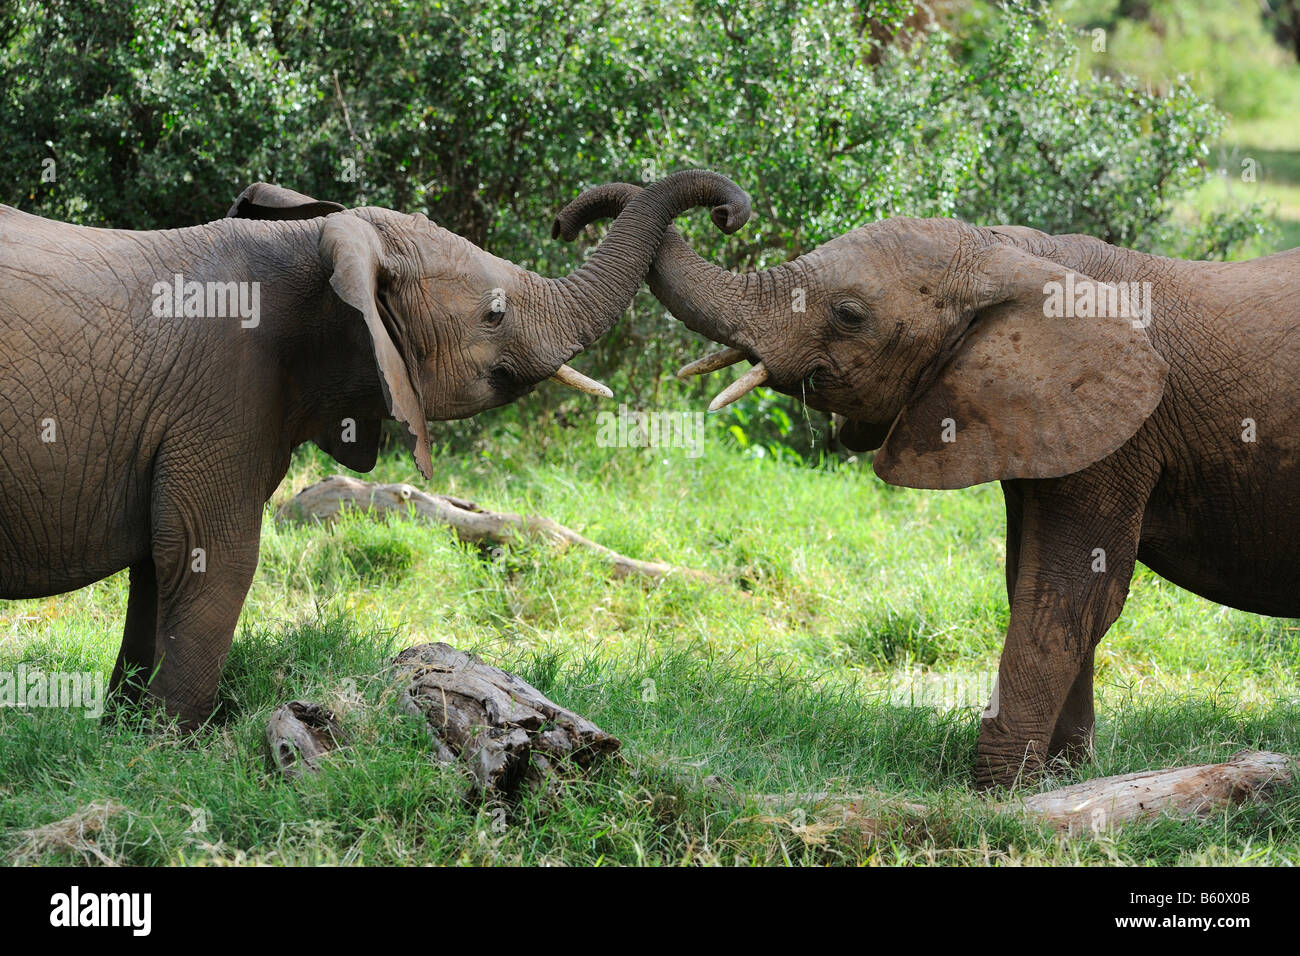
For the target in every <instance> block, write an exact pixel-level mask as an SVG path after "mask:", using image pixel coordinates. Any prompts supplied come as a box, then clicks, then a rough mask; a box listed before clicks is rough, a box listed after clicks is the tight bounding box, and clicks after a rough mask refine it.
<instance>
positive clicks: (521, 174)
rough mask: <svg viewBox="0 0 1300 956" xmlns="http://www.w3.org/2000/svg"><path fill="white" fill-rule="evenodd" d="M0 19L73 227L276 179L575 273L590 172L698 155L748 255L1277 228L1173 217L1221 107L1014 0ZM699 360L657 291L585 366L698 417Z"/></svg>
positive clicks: (0, 188)
mask: <svg viewBox="0 0 1300 956" xmlns="http://www.w3.org/2000/svg"><path fill="white" fill-rule="evenodd" d="M0 6H4V7H5V12H6V16H5V18H4V23H5V27H4V28H3V31H4V32H0V155H4V156H5V157H7V159H8V160H9V161H8V163H6V165H5V171H4V173H3V176H2V177H0V198H3V199H4V200H5V201H7V202H10V203H12V204H14V205H17V206H19V207H21V208H24V209H28V210H30V211H33V212H37V213H40V214H43V215H48V216H53V217H56V218H61V219H68V220H71V221H77V222H85V223H91V224H103V225H110V226H115V227H123V228H161V227H173V226H181V225H187V224H192V223H198V222H203V221H206V220H210V219H213V218H215V217H218V216H220V215H221V214H222V213H223V212H224V211H225V209H226V208H227V206H228V205H229V203H230V201H231V200H232V199H233V197H234V196H235V195H236V194H237V193H238V192H239V190H240V189H242V188H243V186H245V185H246V184H247V183H249V182H251V181H254V180H258V179H266V180H273V181H279V182H281V183H283V184H285V185H288V186H292V187H293V188H296V189H298V190H301V191H303V192H307V193H311V194H314V195H318V196H320V197H322V198H329V199H335V200H339V201H343V202H347V203H371V204H377V205H386V206H391V207H394V208H399V209H405V210H409V211H422V212H425V213H427V214H428V215H430V216H431V217H432V218H433V219H435V220H437V221H439V222H440V223H442V224H443V225H445V226H447V227H448V228H450V229H453V230H455V231H457V232H460V233H462V234H463V235H465V236H467V237H468V238H470V239H472V240H473V241H475V242H477V243H480V244H482V245H485V246H486V247H488V248H489V249H491V250H492V251H493V252H495V253H497V254H499V255H501V256H504V257H506V258H509V259H512V260H515V261H518V262H520V263H522V264H524V265H527V266H529V267H531V268H535V269H538V270H540V271H544V272H552V273H558V272H564V271H568V270H570V269H571V268H573V267H574V265H575V264H576V263H577V262H579V261H580V259H581V256H582V254H583V250H582V248H580V247H579V248H575V247H572V246H566V245H564V244H561V243H558V242H554V241H552V240H551V239H550V236H549V228H550V221H551V218H552V216H553V214H554V213H555V212H556V211H557V210H558V209H559V208H560V207H561V206H562V205H563V204H564V203H565V202H566V201H568V200H569V199H570V198H572V197H573V196H574V195H576V194H577V192H578V191H579V190H581V189H582V188H583V187H585V186H588V185H592V184H595V183H600V182H605V181H609V180H613V179H625V180H633V181H642V180H649V179H654V178H658V177H660V176H662V175H664V174H666V173H668V172H671V171H672V170H674V169H676V168H679V167H683V166H707V167H711V168H714V169H717V170H719V171H721V172H724V173H726V174H728V175H730V176H732V177H733V178H734V179H735V180H736V181H737V182H739V183H741V184H742V185H743V186H745V187H746V188H747V189H748V190H750V192H751V193H752V195H753V196H754V198H755V210H756V218H755V220H754V221H753V222H752V223H751V224H750V225H749V226H748V227H747V228H746V229H744V230H742V231H741V233H740V234H739V235H737V236H735V237H730V238H728V237H722V236H719V235H717V234H716V233H714V232H713V231H712V229H711V227H709V226H708V224H707V223H706V222H705V221H704V217H702V216H697V217H695V218H694V219H692V220H690V221H689V222H684V228H685V230H686V232H687V234H688V238H690V239H691V241H692V242H693V243H695V244H696V246H697V247H698V248H699V249H700V251H701V253H702V254H704V255H707V256H710V257H713V258H715V259H717V260H718V261H722V262H725V263H726V264H728V265H729V266H731V267H732V268H752V267H762V266H767V265H771V264H773V263H776V262H779V261H782V260H785V259H788V258H790V257H792V256H796V255H798V254H800V253H802V252H805V251H807V250H809V249H811V248H813V247H814V246H816V245H818V244H819V243H821V242H824V241H826V240H827V239H829V238H831V237H832V236H835V235H837V234H839V233H842V232H845V231H847V230H849V229H852V228H854V227H856V226H860V225H863V224H865V223H868V222H871V221H873V220H875V219H878V218H881V217H886V216H892V215H902V214H906V215H918V216H960V217H962V218H965V219H967V220H970V221H972V222H976V223H997V222H1013V223H1019V224H1023V225H1029V226H1035V227H1038V228H1041V229H1045V230H1047V231H1050V232H1073V231H1078V232H1088V233H1092V234H1094V235H1098V236H1100V237H1102V238H1105V239H1108V240H1110V241H1112V242H1118V243H1122V244H1125V245H1130V246H1134V247H1137V248H1140V249H1148V250H1154V251H1167V252H1174V253H1185V252H1189V251H1190V252H1192V253H1194V254H1197V255H1207V256H1223V255H1225V254H1226V253H1227V252H1228V251H1229V250H1230V248H1231V247H1232V246H1233V245H1234V244H1235V243H1237V242H1239V241H1241V240H1242V239H1243V238H1246V237H1248V236H1250V235H1253V234H1254V233H1256V232H1257V231H1258V225H1257V223H1258V222H1259V220H1258V217H1255V216H1253V215H1252V213H1251V210H1245V211H1235V212H1230V213H1225V212H1218V213H1216V214H1213V215H1208V216H1206V217H1204V218H1203V219H1202V220H1201V221H1199V222H1195V223H1192V224H1191V225H1187V224H1185V223H1183V224H1180V225H1179V226H1178V227H1177V228H1175V226H1174V224H1173V219H1172V212H1173V209H1174V206H1175V204H1176V203H1177V202H1178V201H1179V200H1180V199H1181V198H1182V197H1183V196H1184V195H1185V194H1186V193H1187V192H1188V191H1189V190H1190V189H1191V188H1193V187H1194V186H1196V185H1197V184H1199V183H1200V182H1202V181H1203V180H1204V179H1205V177H1206V176H1207V175H1208V171H1207V169H1206V168H1205V161H1206V157H1207V155H1208V149H1209V145H1210V144H1211V143H1212V142H1213V141H1214V140H1215V139H1216V137H1217V136H1218V135H1219V132H1220V129H1221V126H1222V118H1221V116H1220V114H1219V113H1218V112H1217V111H1216V110H1215V109H1214V107H1213V106H1212V105H1211V104H1210V103H1209V102H1208V101H1207V100H1206V99H1204V98H1202V97H1201V96H1199V95H1198V94H1197V93H1195V92H1194V91H1193V90H1192V89H1191V88H1190V87H1189V86H1187V84H1186V83H1185V82H1183V81H1181V80H1175V81H1171V82H1170V83H1169V84H1168V86H1167V87H1166V88H1165V89H1164V90H1163V91H1161V90H1157V91H1155V92H1148V91H1147V89H1146V88H1145V87H1142V86H1139V85H1137V84H1136V83H1135V82H1131V81H1127V80H1124V79H1111V78H1104V77H1095V76H1093V75H1091V74H1089V73H1087V72H1081V71H1080V70H1079V68H1078V66H1079V63H1078V52H1079V45H1080V44H1081V43H1083V42H1085V41H1084V40H1083V39H1082V38H1081V37H1080V36H1079V35H1077V34H1076V33H1074V32H1072V31H1071V30H1070V29H1067V28H1066V27H1065V26H1063V25H1061V24H1059V23H1056V22H1055V21H1052V20H1051V19H1050V18H1048V17H1046V16H1045V15H1044V13H1043V11H1042V10H1041V9H1039V8H1038V7H1035V6H1031V5H1025V4H1023V3H1017V4H1015V5H1013V6H1010V7H1008V8H1006V9H996V10H995V9H992V8H990V7H987V6H986V5H984V4H981V3H973V4H972V3H948V4H944V3H939V4H937V5H933V6H931V7H926V8H918V7H914V5H913V4H912V3H911V2H910V0H883V2H866V3H862V2H850V0H785V2H779V3H771V4H751V3H748V2H741V0H694V2H690V0H669V2H659V0H654V2H650V0H628V2H626V3H623V4H620V5H617V6H612V5H610V4H609V3H608V2H607V0H570V2H566V3H563V4H534V3H531V2H526V0H479V2H471V0H450V2H443V0H418V2H417V0H407V2H397V3H390V2H385V3H378V2H367V0H321V2H316V3H312V4H308V5H303V4H298V3H291V2H286V0H220V2H219V0H181V2H179V3H178V2H175V0H136V2H134V3H133V4H130V5H124V4H121V3H119V2H117V0H89V2H87V0H48V2H41V3H35V2H30V0H0ZM931 9H937V10H938V11H939V14H940V16H941V18H942V19H943V20H944V21H945V22H947V23H949V29H951V30H953V31H955V32H960V34H961V38H960V39H957V38H955V37H954V35H953V33H952V32H949V30H945V29H944V28H943V27H942V26H940V25H939V22H937V21H934V20H933V18H932V16H931V14H929V13H928V12H926V11H928V10H931ZM50 160H53V165H50V163H49V162H48V161H50ZM700 347H701V343H699V342H698V341H697V340H695V339H694V338H693V337H692V336H691V335H690V334H689V333H687V332H686V331H684V330H683V329H682V328H681V327H680V325H679V324H678V323H675V322H671V321H669V320H668V319H667V318H665V314H664V310H663V309H662V307H660V306H659V305H658V303H656V302H655V301H654V300H653V298H652V297H651V296H650V295H649V293H648V292H645V291H643V292H642V293H641V294H640V295H639V296H638V298H637V301H636V302H635V303H634V305H633V307H632V309H631V310H630V312H629V314H628V316H627V318H626V319H625V320H624V321H623V322H621V323H620V324H619V326H618V327H617V328H616V329H615V330H614V331H613V333H611V334H610V335H609V336H607V337H606V338H605V339H603V340H602V341H601V342H599V343H597V345H596V346H595V347H594V348H593V349H592V350H591V353H590V354H589V355H588V356H587V357H584V359H583V360H582V362H583V364H584V365H585V366H586V367H589V368H591V369H593V370H594V371H595V373H596V374H598V375H601V376H603V377H605V378H606V379H608V380H609V381H610V383H611V385H612V386H613V387H615V389H616V390H617V391H618V392H619V393H620V394H622V395H624V396H627V398H628V401H629V402H630V403H633V404H637V405H645V404H647V403H655V404H662V403H664V402H666V401H672V400H676V399H680V400H681V401H682V402H692V403H695V402H699V401H700V400H701V399H702V397H703V394H704V390H705V389H707V388H710V387H712V386H711V385H710V384H709V383H699V384H696V385H694V386H692V388H691V389H690V390H680V389H679V388H678V387H677V386H676V385H674V384H671V383H670V382H667V381H666V376H665V373H668V372H670V371H671V370H672V369H674V368H675V367H677V366H678V365H680V364H681V363H682V362H683V361H684V360H686V359H688V358H690V357H693V356H694V355H695V354H696V353H697V352H698V350H699V349H700ZM566 401H567V402H573V401H574V400H573V399H569V398H568V397H567V396H561V395H558V394H557V393H556V391H555V390H550V389H543V390H542V392H541V394H540V395H538V396H535V397H533V398H530V399H528V400H526V401H525V402H523V403H521V404H520V405H517V406H515V407H514V408H511V409H508V410H503V411H500V412H497V413H495V414H492V415H487V416H480V418H479V419H477V420H476V422H475V424H474V425H473V426H471V427H469V428H463V429H456V430H452V431H451V434H452V435H453V436H455V437H457V438H458V439H461V440H465V441H474V440H475V439H476V437H477V436H478V435H479V434H480V433H481V430H482V429H484V428H488V429H491V428H494V427H497V423H499V422H501V421H502V420H506V421H518V422H523V423H527V422H529V421H530V420H531V419H532V418H533V417H535V416H538V415H547V414H551V413H553V412H554V413H556V414H564V408H565V407H566V406H564V405H563V404H562V403H564V402H566ZM568 407H580V408H583V409H585V408H587V406H586V405H585V404H584V405H581V406H568ZM728 414H729V415H730V416H731V420H730V424H731V425H733V426H734V429H735V432H736V434H737V441H738V442H740V443H741V444H744V445H747V446H748V447H749V448H751V449H753V450H755V452H756V453H758V452H760V451H761V452H763V453H772V454H786V453H787V452H793V453H794V454H795V455H796V456H798V457H799V458H800V459H801V460H805V461H809V462H815V461H817V460H819V458H820V455H819V454H818V450H819V448H820V447H821V446H822V445H823V444H824V442H823V439H822V434H823V432H824V429H823V428H819V427H818V426H819V425H820V424H821V422H822V420H821V419H820V418H817V417H815V416H814V417H813V418H811V419H810V418H809V417H808V415H807V413H805V412H804V411H803V410H802V409H800V408H798V407H797V404H796V403H795V402H794V401H793V400H790V399H785V398H775V399H774V398H772V397H771V396H756V397H751V398H750V399H748V400H747V402H742V403H741V404H740V405H738V406H736V407H735V409H734V410H733V411H731V412H729V413H728ZM805 423H806V424H805Z"/></svg>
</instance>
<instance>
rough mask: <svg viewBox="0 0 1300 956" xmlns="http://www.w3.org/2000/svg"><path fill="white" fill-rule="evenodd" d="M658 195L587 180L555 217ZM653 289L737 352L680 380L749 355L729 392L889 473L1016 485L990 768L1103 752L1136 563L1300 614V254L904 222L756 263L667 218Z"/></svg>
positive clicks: (923, 484)
mask: <svg viewBox="0 0 1300 956" xmlns="http://www.w3.org/2000/svg"><path fill="white" fill-rule="evenodd" d="M637 193H638V189H637V187H635V186H628V185H624V184H612V185H610V186H606V187H600V188H598V189H596V190H592V191H589V192H588V193H586V194H584V195H583V196H581V197H579V198H578V199H576V200H574V202H573V203H571V204H570V205H569V206H568V207H566V208H565V210H563V212H562V213H561V214H560V216H559V217H558V219H557V220H556V223H555V227H554V232H555V234H556V235H562V236H563V237H564V238H566V239H571V238H573V237H574V236H576V234H577V232H578V230H579V229H581V227H582V226H583V225H584V224H586V223H587V222H590V221H592V220H595V219H598V218H603V217H607V216H610V215H618V213H619V211H620V210H621V209H623V206H624V204H626V203H628V202H630V201H632V200H633V198H634V197H635V196H636V195H637ZM649 282H650V287H651V289H652V291H653V292H654V293H655V295H656V296H657V297H658V298H659V300H660V301H661V302H662V303H663V304H664V305H665V306H667V307H668V308H669V309H670V310H671V311H672V313H673V314H674V315H675V316H676V317H677V318H679V319H681V320H682V321H683V322H684V323H685V324H686V325H687V326H688V327H689V328H691V329H693V330H694V331H696V332H699V333H701V334H703V335H705V336H707V337H708V338H710V339H713V340H714V341H716V342H719V343H722V344H724V345H726V346H728V348H727V349H725V350H723V351H722V352H720V353H717V354H715V355H713V356H709V357H707V358H705V359H702V360H700V361H699V362H695V363H692V364H691V365H690V366H687V367H686V368H685V369H683V370H682V374H685V375H689V374H696V373H703V372H708V371H715V370H717V369H719V368H723V367H725V366H727V365H730V364H733V363H736V362H739V361H741V360H748V361H750V362H751V363H754V364H753V367H752V368H751V369H750V370H749V371H748V372H746V373H745V374H744V375H743V376H741V378H740V379H739V380H737V381H736V382H735V383H734V384H733V385H732V386H731V387H729V388H728V389H726V390H725V391H724V392H723V393H722V394H721V395H719V396H718V398H717V399H715V400H714V403H713V406H712V407H713V408H718V407H721V406H722V405H723V404H726V403H727V402H729V401H733V400H735V399H736V398H738V397H739V396H740V395H742V394H744V393H745V392H746V391H748V390H749V389H751V388H753V387H755V386H756V385H758V384H760V383H765V384H767V385H768V386H771V387H773V388H775V389H777V390H778V391H780V392H784V393H785V394H788V395H793V396H796V397H798V398H800V399H802V400H803V401H804V402H805V403H807V404H808V405H809V406H811V407H814V408H817V409H821V410H823V411H829V412H833V413H837V414H839V415H842V416H844V417H845V418H846V419H847V421H846V423H845V425H844V427H843V429H842V434H841V438H842V440H843V441H844V442H845V443H846V444H847V445H848V446H849V447H850V448H855V449H857V450H862V451H866V450H870V449H875V448H879V451H878V452H877V453H876V455H875V461H874V467H875V471H876V474H877V475H879V476H880V477H881V478H883V479H884V480H885V481H888V482H890V483H892V484H896V485H904V486H908V487H914V488H963V487H966V486H968V485H974V484H978V483H980V482H986V481H1000V482H1001V483H1002V489H1003V493H1004V497H1005V501H1006V513H1007V566H1006V579H1007V594H1008V598H1009V601H1010V605H1011V619H1010V625H1009V628H1008V631H1007V635H1006V642H1005V645H1004V648H1003V653H1002V661H1001V664H1000V666H999V668H998V682H997V697H996V707H992V708H990V710H989V712H988V713H987V714H986V716H985V717H984V718H983V719H982V721H981V725H980V734H979V745H978V765H977V768H976V780H977V783H979V784H981V785H990V784H995V783H996V784H1008V783H1011V782H1013V781H1014V780H1015V779H1016V778H1017V777H1018V776H1019V775H1020V774H1021V773H1022V772H1025V771H1029V772H1033V771H1035V770H1037V769H1038V768H1040V767H1041V766H1042V764H1043V762H1044V761H1045V760H1046V759H1047V758H1049V757H1054V756H1058V755H1063V756H1065V757H1067V758H1072V757H1077V756H1078V755H1080V754H1081V753H1084V752H1086V751H1087V749H1088V748H1089V746H1090V744H1091V740H1092V734H1093V724H1094V719H1093V688H1092V681H1093V654H1094V650H1095V648H1096V647H1097V644H1098V642H1099V641H1100V640H1101V638H1102V637H1103V635H1105V633H1106V631H1107V629H1109V627H1110V626H1111V624H1112V623H1113V622H1114V621H1115V619H1116V618H1117V617H1118V616H1119V613H1120V610H1121V609H1122V608H1123V606H1124V601H1125V598H1126V597H1127V596H1128V589H1129V582H1130V579H1131V577H1132V574H1133V567H1134V563H1135V562H1136V561H1139V560H1140V561H1142V562H1143V563H1144V564H1146V565H1147V566H1148V567H1150V568H1151V569H1152V570H1154V571H1155V572H1156V573H1158V574H1160V575H1161V576H1163V577H1165V578H1167V579H1168V580H1170V581H1172V582H1174V583H1175V584H1178V585H1179V586H1181V587H1184V588H1186V589H1188V590H1190V591H1193V592H1195V593H1196V594H1200V595H1202V596H1204V597H1207V598H1209V599H1210V600H1213V601H1217V602H1219V603H1221V604H1227V605H1230V606H1232V607H1236V608H1241V609H1243V610H1247V611H1254V612H1256V613H1260V614H1270V615H1278V616H1286V617H1295V616H1300V426H1297V420H1298V419H1300V374H1297V369H1300V250H1292V251H1290V252H1284V253H1280V254H1278V255H1273V256H1268V257H1266V258H1262V259H1257V260H1254V261H1251V262H1242V263H1232V264H1225V263H1217V262H1186V261H1180V260H1174V259H1165V258H1160V257H1158V256H1152V255H1144V254H1142V253H1138V252H1133V251H1130V250H1127V249H1120V248H1116V247H1115V246H1112V245H1108V244H1106V243H1104V242H1101V241H1100V240H1097V239H1093V238H1091V237H1089V236H1081V235H1068V236H1051V235H1047V234H1045V233H1042V232H1038V231H1037V230H1034V229H1028V228H1024V227H1018V226H997V227H993V228H976V227H974V226H970V225H967V224H965V223H962V222H959V221H957V220H952V219H926V220H917V219H901V218H900V219H889V220H885V221H882V222H876V223H872V224H871V225H868V226H865V227H863V228H860V229H856V230H854V231H853V232H850V233H847V234H845V235H843V236H840V237H838V238H836V239H833V240H831V241H830V242H828V243H826V244H825V245H823V246H821V247H819V248H817V249H815V250H813V251H812V252H810V253H808V254H806V255H803V256H801V257H799V258H797V259H794V260H792V261H790V262H787V263H785V264H783V265H781V266H779V267H777V268H774V269H770V270H768V271H765V272H758V273H751V274H745V275H738V274H733V273H731V272H728V271H726V270H723V269H720V268H718V267H716V266H714V265H712V264H710V263H708V262H705V261H704V260H702V259H701V258H700V257H699V256H697V255H696V254H695V253H694V252H693V251H692V250H691V249H690V247H689V246H688V245H687V244H686V243H685V242H684V241H683V240H682V238H681V236H680V235H679V234H678V233H677V232H676V231H675V230H672V229H670V230H669V232H668V234H667V236H666V237H665V239H664V243H663V245H662V246H661V247H660V250H659V253H658V256H657V257H656V259H655V264H654V267H653V269H652V270H651V273H650V277H649Z"/></svg>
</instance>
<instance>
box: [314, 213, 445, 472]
mask: <svg viewBox="0 0 1300 956" xmlns="http://www.w3.org/2000/svg"><path fill="white" fill-rule="evenodd" d="M319 250H320V257H321V261H322V262H323V263H324V264H325V267H326V268H327V269H328V270H330V287H331V288H332V289H333V290H334V293H335V294H336V295H337V296H338V297H339V298H340V299H341V300H342V301H343V302H344V304H345V305H348V306H349V307H351V308H352V309H355V310H356V311H357V312H358V313H359V314H360V315H361V318H362V319H363V320H364V321H365V323H366V329H367V331H369V333H370V344H371V347H372V348H373V350H374V357H375V365H376V367H377V368H378V370H379V387H380V388H381V389H382V390H383V393H384V401H385V403H386V404H387V406H388V411H389V414H391V415H392V416H393V417H394V418H395V419H397V420H398V421H399V422H401V423H403V424H404V425H405V426H406V429H405V431H404V433H403V438H404V439H405V441H406V446H407V448H409V449H410V450H411V454H412V455H413V456H414V457H415V464H416V467H418V468H419V469H420V474H422V475H424V477H425V478H431V477H432V476H433V462H432V460H431V459H430V455H429V430H428V425H427V424H426V422H425V417H424V401H423V398H422V396H421V394H420V391H419V389H418V388H417V386H416V384H415V383H416V382H418V381H419V377H418V376H417V375H413V374H412V370H411V369H409V368H408V367H407V364H406V361H405V360H404V359H403V357H402V353H401V352H400V351H398V348H397V346H396V345H395V344H394V343H393V338H392V335H391V333H390V330H389V328H388V327H387V326H386V325H385V324H384V317H383V316H381V315H380V309H381V307H380V301H379V283H380V273H381V271H382V270H383V246H382V244H381V243H380V240H379V234H378V233H377V232H376V231H375V229H374V227H373V226H371V225H370V224H369V223H367V222H365V221H363V220H361V219H358V218H356V217H355V216H331V217H330V218H329V219H327V220H326V221H325V225H324V227H323V228H322V229H321V235H320V246H319ZM383 311H384V312H385V315H387V309H384V310H383ZM387 317H388V319H389V320H390V321H391V320H392V316H387ZM358 431H359V432H360V431H361V427H360V426H358ZM374 440H375V442H376V445H377V443H378V431H377V429H376V430H375V432H374ZM321 447H323V448H325V450H326V451H327V452H329V453H330V454H331V455H333V456H334V457H335V458H336V459H337V460H339V461H341V462H342V463H343V464H345V465H348V467H353V466H352V465H350V464H349V463H348V462H347V461H345V460H344V459H342V458H339V456H338V455H336V454H335V453H334V451H333V450H332V449H331V448H330V447H328V446H326V445H322V446H321ZM369 462H370V465H371V466H373V465H374V458H373V457H371V458H370V459H369ZM358 470H367V471H368V470H369V469H368V468H367V469H358Z"/></svg>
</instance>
